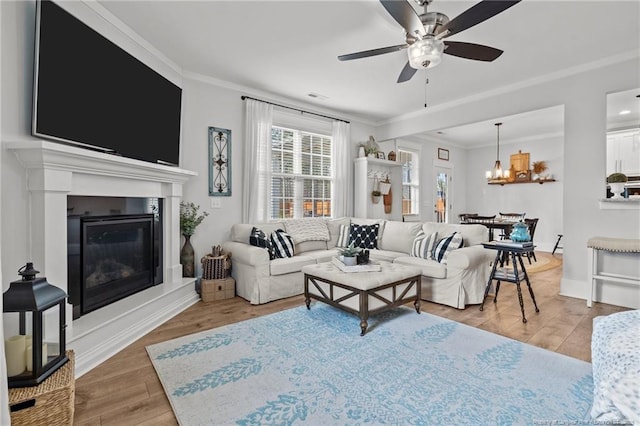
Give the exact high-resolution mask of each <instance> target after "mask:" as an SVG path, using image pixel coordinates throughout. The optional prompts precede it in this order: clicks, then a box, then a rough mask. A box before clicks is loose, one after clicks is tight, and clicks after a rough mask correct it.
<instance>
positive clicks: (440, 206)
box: [433, 165, 453, 223]
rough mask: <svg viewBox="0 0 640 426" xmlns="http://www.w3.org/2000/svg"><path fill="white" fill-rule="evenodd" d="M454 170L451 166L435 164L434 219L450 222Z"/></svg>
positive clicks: (439, 221)
mask: <svg viewBox="0 0 640 426" xmlns="http://www.w3.org/2000/svg"><path fill="white" fill-rule="evenodd" d="M452 174H453V170H452V169H451V168H450V167H443V166H437V165H434V166H433V221H434V222H437V223H449V216H450V212H451V202H450V200H451V182H452Z"/></svg>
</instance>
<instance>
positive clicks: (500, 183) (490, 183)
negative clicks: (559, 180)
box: [487, 179, 556, 186]
mask: <svg viewBox="0 0 640 426" xmlns="http://www.w3.org/2000/svg"><path fill="white" fill-rule="evenodd" d="M555 181H556V180H555V179H539V180H525V181H520V182H516V181H513V182H487V184H489V185H501V186H502V185H513V184H517V183H539V184H540V185H542V184H543V183H547V182H555Z"/></svg>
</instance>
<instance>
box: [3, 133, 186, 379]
mask: <svg viewBox="0 0 640 426" xmlns="http://www.w3.org/2000/svg"><path fill="white" fill-rule="evenodd" d="M5 146H6V147H7V148H8V149H9V150H10V151H12V152H13V153H14V154H15V155H16V157H17V159H18V161H19V162H20V164H22V165H23V167H24V168H25V169H26V170H27V190H28V193H29V209H30V211H29V215H30V216H29V217H30V227H31V240H30V252H31V255H32V259H31V260H32V261H33V262H34V264H35V265H37V266H38V269H39V270H40V271H42V276H46V277H47V281H48V282H50V283H52V284H54V285H57V286H59V287H60V288H62V289H63V290H64V291H66V292H68V289H67V196H69V195H82V196H98V197H100V196H102V197H156V198H163V199H164V203H163V204H164V212H163V216H164V221H163V235H164V236H165V237H164V247H163V259H164V265H163V266H164V267H163V273H164V282H163V283H162V284H160V285H158V286H154V287H152V288H149V289H147V290H144V291H142V292H140V293H137V294H135V295H132V296H129V297H128V298H125V299H123V300H122V301H119V302H116V303H114V304H112V305H109V306H106V307H104V308H101V309H98V310H97V311H94V312H91V313H90V314H88V315H84V316H82V317H81V318H79V319H77V320H75V321H74V320H73V318H72V312H71V309H67V346H68V347H69V348H71V349H74V350H75V352H76V354H75V356H76V373H77V374H78V375H81V374H83V373H84V372H86V371H88V370H89V369H91V368H93V367H94V366H95V365H97V364H99V363H100V362H102V361H104V360H105V359H106V358H108V357H109V356H111V355H113V354H114V353H116V352H117V351H119V350H120V349H122V348H124V347H125V346H126V345H128V344H129V343H132V342H133V341H134V340H136V339H137V338H139V337H141V336H142V335H144V334H145V333H147V332H148V331H150V330H152V329H153V328H155V327H157V326H158V325H160V324H161V323H162V322H164V321H166V320H167V319H169V318H170V317H171V316H173V315H175V314H177V313H178V312H180V311H181V310H183V309H185V308H186V307H188V306H190V305H191V304H193V303H195V302H196V301H197V300H198V296H197V294H196V293H195V291H194V286H193V282H194V280H193V279H183V278H182V266H181V265H180V258H179V257H180V218H179V216H180V201H181V197H182V186H183V184H184V183H185V182H187V181H188V179H190V178H191V177H194V176H197V173H195V172H193V171H190V170H185V169H181V168H177V167H171V166H166V165H160V164H153V163H148V162H144V161H140V160H135V159H131V158H124V157H120V156H116V155H111V154H105V153H102V152H97V151H92V150H88V149H83V148H79V147H76V146H70V145H65V144H61V143H56V142H49V141H41V140H32V141H20V142H8V143H6V144H5Z"/></svg>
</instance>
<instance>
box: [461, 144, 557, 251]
mask: <svg viewBox="0 0 640 426" xmlns="http://www.w3.org/2000/svg"><path fill="white" fill-rule="evenodd" d="M563 145H564V138H562V137H555V138H546V139H543V140H538V141H527V142H520V143H518V142H516V143H510V144H502V143H501V144H500V152H501V155H500V157H501V158H500V161H501V162H502V166H503V167H504V168H509V162H510V160H509V159H510V155H511V154H517V153H518V151H522V152H523V153H524V152H528V153H529V154H530V165H531V164H533V162H534V161H540V160H544V161H546V162H547V166H548V167H549V169H548V170H547V173H551V174H553V175H554V177H555V179H556V180H557V182H547V183H544V184H542V185H541V184H539V183H528V184H524V183H523V184H513V185H504V186H501V185H488V184H487V183H486V180H485V178H484V176H485V171H486V170H490V169H491V167H492V166H493V163H494V162H495V160H496V157H495V155H496V153H495V147H483V148H477V149H472V150H469V154H468V155H469V158H473V161H470V162H469V164H468V167H467V169H466V181H465V182H466V188H467V210H468V212H469V213H478V214H480V215H493V214H496V215H497V214H498V213H499V212H503V213H504V212H524V213H526V217H527V218H536V217H537V218H538V219H539V221H538V225H537V227H536V232H535V238H534V240H535V243H536V246H537V247H536V249H537V250H541V251H551V250H553V246H554V245H555V242H556V240H557V238H558V236H557V234H562V233H563V230H562V229H563V227H562V211H563V206H562V204H563V200H562V198H563V197H562V193H563V178H564V171H563V169H564V160H563Z"/></svg>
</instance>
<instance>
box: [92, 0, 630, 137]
mask: <svg viewBox="0 0 640 426" xmlns="http://www.w3.org/2000/svg"><path fill="white" fill-rule="evenodd" d="M475 3H476V2H475V1H451V0H435V1H434V2H433V3H432V4H431V6H430V7H429V10H430V11H438V12H442V13H445V14H447V15H448V16H449V17H450V18H451V19H453V18H454V17H455V16H457V15H458V14H460V13H461V12H463V11H464V10H466V9H467V8H469V7H471V6H472V5H474V4H475ZM100 4H101V5H102V6H104V7H105V8H106V9H107V10H108V11H109V12H111V13H112V14H113V15H115V16H116V17H117V18H119V19H120V20H122V21H123V22H124V23H125V24H127V25H128V26H130V27H131V28H132V29H133V30H134V31H135V32H136V33H138V34H139V35H140V36H142V37H143V38H144V39H146V40H147V41H148V42H150V43H151V44H152V45H153V46H154V47H155V48H157V49H158V50H159V51H161V52H162V53H163V54H165V55H166V56H167V57H168V58H169V59H170V60H171V61H173V62H175V63H176V64H177V65H178V66H180V67H181V68H182V69H183V70H185V71H189V72H192V73H196V74H201V75H204V76H208V77H212V78H214V79H217V80H221V81H224V82H228V83H230V84H232V85H234V86H236V87H237V86H240V87H246V88H247V91H259V92H267V93H271V94H273V95H274V96H276V97H286V98H290V99H292V100H294V101H300V102H305V103H308V104H313V105H317V108H318V110H326V109H331V110H334V111H337V112H340V113H341V114H344V115H345V116H346V117H350V118H352V119H358V118H359V119H363V120H365V121H370V122H381V121H384V120H386V119H389V118H392V117H397V116H400V115H403V114H407V113H411V112H413V111H416V110H420V109H422V108H423V106H424V102H425V79H426V77H427V76H428V78H429V84H428V86H427V98H428V103H429V105H430V106H434V105H437V104H442V103H445V102H449V101H453V100H456V99H461V98H464V97H466V96H470V95H473V94H479V93H483V92H488V91H491V90H495V89H496V88H499V87H502V86H505V85H510V84H517V83H521V82H523V81H526V80H529V79H533V78H538V77H540V76H542V75H546V74H550V73H554V72H558V71H560V70H564V69H566V68H571V67H580V66H582V65H584V64H587V63H592V62H594V61H596V60H601V59H603V58H607V57H611V56H615V55H622V54H628V53H629V52H633V51H635V52H640V2H638V1H615V0H609V1H591V0H581V1H553V0H546V1H545V0H524V1H522V2H521V3H519V4H517V5H515V6H513V7H512V8H510V9H508V10H507V11H505V12H503V13H501V14H499V15H497V16H495V17H493V18H491V19H489V20H487V21H485V22H483V23H481V24H479V25H477V26H475V27H473V28H470V29H468V30H466V31H464V32H462V33H459V34H456V35H454V36H452V37H450V38H449V40H452V41H468V42H474V43H479V44H486V45H489V46H493V47H496V48H499V49H502V50H504V51H505V53H504V54H503V55H502V56H501V57H500V58H498V59H497V60H496V61H494V62H490V63H485V62H478V61H470V60H465V59H461V58H457V57H453V56H449V55H445V57H444V58H443V61H442V63H441V64H440V65H439V66H437V67H435V68H433V69H430V70H429V71H425V70H421V71H418V73H417V74H416V75H415V76H414V78H413V79H412V80H411V81H409V82H407V83H402V84H397V83H396V79H397V77H398V74H399V73H400V70H401V69H402V67H403V66H404V64H405V63H406V61H407V58H406V52H405V51H402V52H394V53H389V54H386V55H381V56H376V57H371V58H365V59H359V60H354V61H348V62H340V61H338V60H337V56H338V55H341V54H345V53H352V52H356V51H361V50H368V49H373V48H377V47H384V46H390V45H395V44H400V43H402V42H403V41H404V38H403V30H402V29H401V28H400V26H399V25H398V24H397V23H396V22H395V21H394V20H393V18H391V16H389V15H388V13H387V12H386V11H385V10H384V8H383V7H382V5H381V4H380V3H379V2H378V1H376V0H368V1H363V0H361V1H346V0H345V1H335V0H334V1H331V0H327V1H302V0H297V1H296V0H294V1H238V0H236V1H138V0H130V1H111V0H101V1H100ZM309 93H316V94H320V95H322V96H326V97H327V98H326V99H324V100H319V99H312V98H310V97H308V94H309ZM547 113H548V112H547ZM497 119H498V118H497ZM553 120H554V122H556V121H557V120H555V119H553ZM504 121H505V126H504V127H503V128H504V131H505V132H506V131H507V130H506V129H507V126H506V122H507V119H506V118H504ZM525 121H529V122H531V118H527V117H525ZM516 123H517V120H516ZM481 124H482V125H484V126H485V127H488V128H489V130H488V132H489V133H492V134H495V128H494V127H493V125H492V123H481ZM512 127H515V123H514V124H512ZM540 131H541V132H543V133H553V132H554V130H552V129H551V130H550V129H546V130H545V129H540ZM449 133H450V134H451V136H452V137H458V138H459V140H455V143H459V144H461V145H462V146H465V144H466V143H468V141H467V142H465V140H466V139H465V138H464V137H463V136H462V135H463V133H464V129H462V130H460V132H459V133H457V132H453V131H451V132H449ZM457 135H459V136H457ZM443 136H444V135H443Z"/></svg>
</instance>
